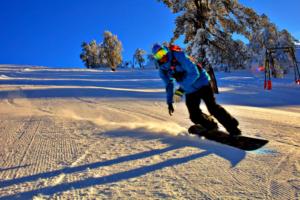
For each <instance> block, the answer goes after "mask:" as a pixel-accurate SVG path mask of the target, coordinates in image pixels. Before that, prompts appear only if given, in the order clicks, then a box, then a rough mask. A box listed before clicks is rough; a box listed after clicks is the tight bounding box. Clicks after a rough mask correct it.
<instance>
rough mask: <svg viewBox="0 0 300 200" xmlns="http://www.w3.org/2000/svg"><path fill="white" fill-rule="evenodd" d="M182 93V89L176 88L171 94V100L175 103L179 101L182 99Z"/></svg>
mask: <svg viewBox="0 0 300 200" xmlns="http://www.w3.org/2000/svg"><path fill="white" fill-rule="evenodd" d="M183 94H184V90H183V89H181V88H178V89H177V90H176V91H175V93H174V95H173V101H174V102H175V103H179V102H180V101H181V99H182V96H183Z"/></svg>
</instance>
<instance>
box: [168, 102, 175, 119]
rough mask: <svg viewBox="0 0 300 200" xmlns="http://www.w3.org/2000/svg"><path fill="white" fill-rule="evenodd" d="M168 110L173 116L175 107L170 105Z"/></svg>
mask: <svg viewBox="0 0 300 200" xmlns="http://www.w3.org/2000/svg"><path fill="white" fill-rule="evenodd" d="M168 110H169V115H170V116H172V113H173V112H174V107H173V104H172V103H169V104H168Z"/></svg>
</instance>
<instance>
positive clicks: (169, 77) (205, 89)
mask: <svg viewBox="0 0 300 200" xmlns="http://www.w3.org/2000/svg"><path fill="white" fill-rule="evenodd" d="M152 54H153V57H154V60H155V62H156V65H158V66H159V75H160V77H161V79H162V80H163V81H164V83H165V86H166V94H167V95H166V99H167V104H168V111H169V114H170V115H172V113H173V112H174V111H175V110H174V107H173V100H174V99H175V98H174V99H173V96H174V97H176V96H177V98H178V97H181V96H183V94H185V101H186V106H187V109H188V111H189V115H190V119H191V121H192V122H193V123H194V124H200V125H201V126H203V127H204V128H205V129H206V130H207V131H210V130H216V129H218V124H217V123H216V122H215V121H214V119H213V118H212V117H210V116H209V115H207V114H205V113H203V112H202V111H201V109H200V103H201V100H203V101H204V103H205V104H206V107H207V110H208V111H209V113H210V114H211V115H212V116H214V117H215V118H216V119H217V120H218V121H219V122H220V123H221V124H222V125H223V126H224V127H225V128H226V130H227V132H228V133H229V134H230V135H231V136H239V135H241V130H240V129H239V128H238V125H239V122H238V121H237V120H236V119H235V118H234V117H232V116H231V115H230V114H229V113H228V112H227V111H226V110H225V109H224V108H223V107H222V106H220V105H219V104H217V102H216V99H215V96H214V93H213V90H212V87H211V86H210V77H209V75H208V73H207V71H206V70H205V69H204V68H202V67H199V66H198V65H197V64H196V63H194V62H193V61H192V60H191V58H190V57H188V56H187V55H186V54H185V53H184V52H183V51H182V50H181V49H180V47H178V46H175V45H170V46H168V47H167V46H162V45H159V44H154V45H153V47H152ZM175 80H176V82H177V83H178V84H179V86H180V88H179V89H177V90H176V91H175V92H174V90H175V89H174V84H175Z"/></svg>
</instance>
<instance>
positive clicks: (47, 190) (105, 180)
mask: <svg viewBox="0 0 300 200" xmlns="http://www.w3.org/2000/svg"><path fill="white" fill-rule="evenodd" d="M101 136H106V137H127V138H134V139H138V140H159V141H161V142H162V143H164V144H168V145H169V146H168V147H166V148H163V149H153V150H149V151H144V152H140V153H136V154H132V155H126V156H121V157H118V158H115V159H112V160H107V161H100V162H95V163H89V164H85V165H81V166H76V167H66V168H63V169H59V170H55V171H50V172H45V173H40V174H34V175H30V176H25V177H20V178H16V179H11V180H5V181H1V182H0V185H1V187H8V186H12V185H16V184H22V183H25V182H31V181H36V180H39V179H44V178H51V177H55V176H58V175H60V174H72V173H78V172H82V171H85V170H87V169H97V168H100V167H104V166H111V165H115V164H119V163H123V162H129V161H133V160H138V159H144V158H148V157H151V156H155V155H160V154H163V153H166V152H169V151H172V150H176V149H180V148H184V147H194V148H198V149H200V150H204V151H202V152H199V153H195V154H192V155H189V156H186V157H181V158H170V159H168V160H164V161H162V162H159V163H156V164H152V165H148V166H142V167H138V168H135V169H131V170H128V171H124V172H118V173H115V174H111V175H107V176H103V177H89V178H87V179H84V180H79V181H74V182H70V183H62V184H59V185H55V186H48V187H44V188H40V189H36V190H32V191H27V192H21V193H18V194H15V195H8V196H3V197H1V198H0V199H28V198H32V197H33V196H36V195H39V194H42V195H54V194H55V193H59V192H64V191H68V190H71V189H82V188H87V187H91V186H94V185H103V184H109V183H115V182H119V181H123V180H128V179H130V178H137V177H140V176H143V175H146V174H149V173H151V172H154V171H157V170H161V169H164V168H166V167H173V166H176V165H180V164H184V163H187V162H189V161H192V160H196V159H199V158H202V157H205V156H208V155H210V154H215V155H217V156H219V157H222V158H224V159H226V160H228V161H229V162H230V163H231V165H232V167H234V166H236V165H237V164H238V163H239V162H240V161H241V160H243V159H244V158H245V155H246V153H245V152H244V151H241V150H239V149H235V148H232V147H229V146H224V145H220V144H217V143H214V142H209V141H206V140H205V141H201V140H199V139H195V138H193V137H189V136H170V135H166V134H150V133H147V132H145V131H143V130H131V131H130V130H127V131H126V130H125V131H124V130H115V131H110V132H106V133H101ZM199 173H201V172H199ZM204 173H205V172H204Z"/></svg>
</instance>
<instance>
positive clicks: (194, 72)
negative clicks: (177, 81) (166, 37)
mask: <svg viewBox="0 0 300 200" xmlns="http://www.w3.org/2000/svg"><path fill="white" fill-rule="evenodd" d="M174 56H175V58H176V60H177V61H178V62H179V63H180V64H181V67H182V68H183V69H184V70H185V71H186V72H187V78H186V79H184V80H183V82H182V84H183V85H188V84H191V86H193V83H195V81H196V80H197V79H198V78H199V77H200V73H199V70H198V69H197V66H196V64H194V63H193V62H192V61H191V60H190V59H189V58H188V57H187V56H186V55H185V53H183V52H178V53H174Z"/></svg>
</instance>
